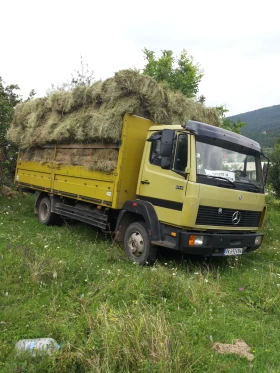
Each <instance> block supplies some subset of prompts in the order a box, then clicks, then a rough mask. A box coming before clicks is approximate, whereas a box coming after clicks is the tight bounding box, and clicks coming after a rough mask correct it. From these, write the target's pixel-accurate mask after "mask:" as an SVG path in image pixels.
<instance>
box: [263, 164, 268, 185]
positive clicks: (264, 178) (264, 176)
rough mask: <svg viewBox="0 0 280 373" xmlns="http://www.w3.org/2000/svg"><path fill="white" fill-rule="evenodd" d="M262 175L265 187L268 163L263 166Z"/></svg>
mask: <svg viewBox="0 0 280 373" xmlns="http://www.w3.org/2000/svg"><path fill="white" fill-rule="evenodd" d="M262 173H263V182H264V185H266V181H267V176H268V163H264V164H263V169H262Z"/></svg>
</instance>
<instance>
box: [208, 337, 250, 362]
mask: <svg viewBox="0 0 280 373" xmlns="http://www.w3.org/2000/svg"><path fill="white" fill-rule="evenodd" d="M213 348H214V350H216V351H217V352H218V353H219V354H237V355H240V356H244V357H246V358H247V359H248V360H249V361H252V360H254V355H253V354H251V353H249V350H250V347H249V346H248V345H247V343H246V342H244V341H242V340H241V339H238V340H237V341H236V342H235V343H234V344H226V343H219V342H217V343H214V345H213Z"/></svg>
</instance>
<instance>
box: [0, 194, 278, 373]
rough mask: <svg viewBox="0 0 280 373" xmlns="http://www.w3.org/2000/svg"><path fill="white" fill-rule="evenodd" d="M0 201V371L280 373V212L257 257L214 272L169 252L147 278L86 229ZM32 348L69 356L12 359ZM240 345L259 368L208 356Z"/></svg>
mask: <svg viewBox="0 0 280 373" xmlns="http://www.w3.org/2000/svg"><path fill="white" fill-rule="evenodd" d="M0 198H2V199H1V201H0V203H1V212H2V214H0V227H1V229H0V258H1V271H0V297H1V302H0V314H1V318H0V321H1V323H0V330H1V333H0V371H1V372H5V373H14V372H21V373H30V372H31V373H32V372H34V373H37V372H40V373H50V372H59V373H63V372H65V373H72V372H73V373H82V372H96V373H132V372H133V373H138V372H141V373H146V372H155V373H162V372H164V373H165V372H166V373H173V372H176V373H185V372H190V373H200V372H205V373H208V372H209V373H210V372H211V373H212V372H224V373H240V372H247V371H248V370H250V369H251V370H252V371H254V372H279V369H280V363H279V349H280V339H279V327H278V325H279V317H280V293H279V283H280V280H279V279H280V276H279V273H280V265H279V257H280V244H279V234H280V228H279V227H280V208H279V207H280V206H279V201H276V200H275V199H273V198H271V199H270V205H269V209H268V214H267V218H266V223H265V227H264V232H265V233H266V236H265V242H264V245H263V246H262V247H261V248H260V249H259V250H258V251H256V252H252V253H250V254H249V255H247V256H244V257H236V258H233V257H229V258H213V259H212V260H211V261H210V260H204V259H193V258H192V259H190V258H188V257H181V255H176V253H175V252H174V251H171V252H169V251H161V256H160V258H159V259H158V261H157V262H156V264H155V265H154V266H152V267H140V266H137V265H133V264H132V263H131V262H129V261H128V260H127V259H126V257H125V255H124V252H123V248H122V247H119V246H116V244H115V243H114V242H113V241H112V240H111V238H110V237H104V235H102V234H100V232H99V231H98V230H95V229H93V228H92V227H89V226H86V225H85V224H71V223H70V222H69V223H67V224H65V225H63V226H62V227H55V226H53V227H47V226H44V225H40V223H39V222H38V220H37V219H36V218H35V217H34V214H33V198H32V197H29V196H28V197H23V196H22V197H20V196H19V197H17V198H13V199H12V198H11V199H10V198H4V197H0ZM35 337H53V338H54V339H56V340H57V341H58V342H59V343H61V345H62V347H61V349H60V351H59V352H58V353H57V354H55V355H52V356H49V357H48V356H44V357H41V356H38V357H35V358H34V357H30V356H28V355H16V354H15V351H14V345H15V343H16V342H17V341H18V340H19V339H22V338H35ZM236 339H243V340H244V341H245V342H246V343H247V344H248V345H249V346H250V347H251V351H250V352H251V353H253V354H254V355H255V359H254V361H253V362H251V363H250V362H248V361H247V360H246V359H245V358H242V357H240V356H238V355H234V354H232V355H230V354H226V355H222V354H218V353H216V352H215V351H214V350H213V348H212V342H211V341H212V340H213V341H214V342H221V343H232V342H233V341H234V340H236Z"/></svg>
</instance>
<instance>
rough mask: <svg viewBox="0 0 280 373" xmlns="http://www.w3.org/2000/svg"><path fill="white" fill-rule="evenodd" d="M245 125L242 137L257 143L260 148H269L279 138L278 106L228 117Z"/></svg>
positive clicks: (279, 113)
mask: <svg viewBox="0 0 280 373" xmlns="http://www.w3.org/2000/svg"><path fill="white" fill-rule="evenodd" d="M229 118H230V119H232V120H234V121H236V120H237V119H238V118H239V119H240V120H241V121H243V122H246V123H247V126H245V127H243V128H242V130H241V133H242V135H244V136H248V137H250V138H252V139H254V140H256V141H258V142H259V143H260V144H261V146H262V147H268V148H271V147H272V146H273V145H274V143H275V141H276V139H277V137H278V136H280V105H274V106H270V107H266V108H262V109H258V110H254V111H249V112H247V113H241V114H238V115H234V116H231V117H229Z"/></svg>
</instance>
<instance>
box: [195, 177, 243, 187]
mask: <svg viewBox="0 0 280 373" xmlns="http://www.w3.org/2000/svg"><path fill="white" fill-rule="evenodd" d="M198 175H199V176H205V177H208V178H210V179H218V180H224V181H227V182H228V183H229V184H230V185H232V188H236V185H235V184H234V182H233V181H231V180H229V179H227V178H226V177H222V176H212V175H202V174H198Z"/></svg>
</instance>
